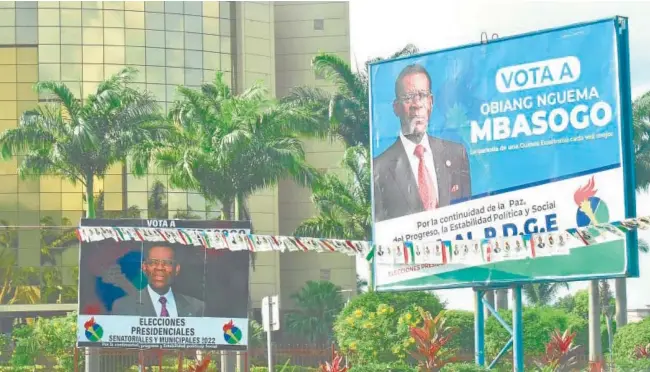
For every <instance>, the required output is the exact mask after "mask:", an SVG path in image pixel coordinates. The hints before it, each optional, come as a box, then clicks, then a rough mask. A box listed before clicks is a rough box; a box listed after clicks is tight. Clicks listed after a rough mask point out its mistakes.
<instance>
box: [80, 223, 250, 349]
mask: <svg viewBox="0 0 650 372" xmlns="http://www.w3.org/2000/svg"><path fill="white" fill-rule="evenodd" d="M78 232H79V238H80V242H81V243H80V244H81V248H80V253H79V261H80V262H79V317H78V324H77V327H78V329H77V343H78V345H79V346H90V347H118V348H166V349H179V348H189V349H237V350H239V349H246V347H247V344H248V299H249V296H248V291H249V276H248V274H249V259H250V252H249V250H248V249H246V248H245V247H246V246H245V245H243V247H244V248H243V249H242V250H238V251H232V250H230V249H228V247H229V245H228V242H221V243H222V244H221V245H218V244H217V245H215V241H217V239H220V240H223V239H224V237H225V239H227V237H228V236H229V235H231V236H232V237H233V238H234V237H237V239H241V237H243V236H248V234H250V223H249V222H239V221H238V222H231V221H195V220H139V219H122V220H106V219H84V220H82V221H81V225H80V227H79V230H78ZM217 242H218V241H217ZM218 247H223V248H225V249H216V248H218Z"/></svg>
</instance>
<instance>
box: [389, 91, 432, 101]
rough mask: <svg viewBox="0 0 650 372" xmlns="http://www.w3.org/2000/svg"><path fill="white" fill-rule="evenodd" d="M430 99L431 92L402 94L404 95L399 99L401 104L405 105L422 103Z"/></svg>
mask: <svg viewBox="0 0 650 372" xmlns="http://www.w3.org/2000/svg"><path fill="white" fill-rule="evenodd" d="M429 97H431V92H429V91H421V92H413V93H407V94H402V95H400V96H398V97H397V99H398V100H399V101H400V102H403V103H406V102H410V103H413V102H415V101H416V100H419V101H421V100H424V99H425V98H429Z"/></svg>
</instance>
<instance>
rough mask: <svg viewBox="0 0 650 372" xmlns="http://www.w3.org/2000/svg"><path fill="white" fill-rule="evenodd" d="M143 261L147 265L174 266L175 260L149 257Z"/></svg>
mask: <svg viewBox="0 0 650 372" xmlns="http://www.w3.org/2000/svg"><path fill="white" fill-rule="evenodd" d="M145 263H146V264H147V265H149V266H159V265H160V266H163V267H171V266H174V264H175V263H176V261H174V260H158V259H149V260H146V261H145Z"/></svg>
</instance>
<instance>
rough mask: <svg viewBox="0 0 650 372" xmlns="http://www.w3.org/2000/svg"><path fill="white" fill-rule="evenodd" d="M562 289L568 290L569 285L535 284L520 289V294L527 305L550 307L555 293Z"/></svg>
mask: <svg viewBox="0 0 650 372" xmlns="http://www.w3.org/2000/svg"><path fill="white" fill-rule="evenodd" d="M562 289H569V283H567V282H557V283H535V284H526V285H524V286H523V287H522V293H523V295H524V297H525V298H526V300H527V301H528V303H529V304H531V305H535V306H544V305H550V304H551V303H552V302H553V300H555V297H556V296H557V293H558V292H559V291H560V290H562Z"/></svg>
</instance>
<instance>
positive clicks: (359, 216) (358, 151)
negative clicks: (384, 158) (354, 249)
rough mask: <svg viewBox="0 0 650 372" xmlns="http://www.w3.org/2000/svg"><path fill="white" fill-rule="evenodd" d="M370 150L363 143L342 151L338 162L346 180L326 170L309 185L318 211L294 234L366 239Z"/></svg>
mask: <svg viewBox="0 0 650 372" xmlns="http://www.w3.org/2000/svg"><path fill="white" fill-rule="evenodd" d="M369 157H370V154H369V152H368V148H367V147H363V146H360V145H359V146H354V147H349V148H348V149H347V150H346V151H345V155H344V157H343V162H342V166H343V168H344V169H345V170H346V171H347V173H348V174H349V179H348V180H341V178H340V177H338V176H336V175H332V174H326V175H325V176H324V177H322V178H321V180H320V182H318V183H316V184H314V186H312V192H313V196H312V200H313V202H314V204H315V205H316V208H317V209H318V212H319V213H318V215H316V216H315V217H312V218H309V219H307V220H305V221H303V222H302V223H301V224H300V226H298V228H297V229H296V232H295V234H296V235H298V236H318V237H322V238H338V239H354V240H367V239H369V238H370V236H371V234H372V216H371V211H370V167H369V166H368V163H369Z"/></svg>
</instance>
